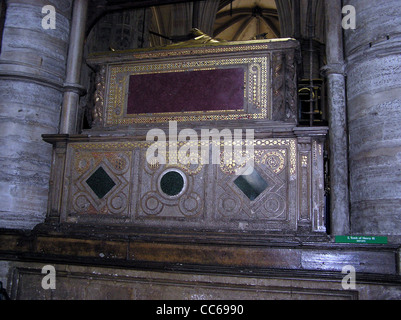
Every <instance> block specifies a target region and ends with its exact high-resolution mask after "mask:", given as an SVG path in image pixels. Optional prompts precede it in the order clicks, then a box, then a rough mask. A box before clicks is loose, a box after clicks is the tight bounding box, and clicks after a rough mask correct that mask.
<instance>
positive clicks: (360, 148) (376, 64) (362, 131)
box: [344, 0, 401, 236]
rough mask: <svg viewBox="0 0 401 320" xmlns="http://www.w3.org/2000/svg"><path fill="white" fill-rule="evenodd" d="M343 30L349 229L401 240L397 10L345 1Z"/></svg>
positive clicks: (400, 33)
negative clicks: (350, 15)
mask: <svg viewBox="0 0 401 320" xmlns="http://www.w3.org/2000/svg"><path fill="white" fill-rule="evenodd" d="M344 5H353V6H354V7H355V9H356V29H355V30H351V29H350V30H345V31H344V34H345V51H346V58H347V69H346V71H347V78H348V81H347V95H348V96H347V100H348V126H349V159H350V195H351V226H352V231H353V233H354V234H368V235H394V236H400V235H401V130H400V128H401V125H400V124H401V108H400V107H401V5H400V1H399V0H377V1H374V2H373V1H366V0H348V1H345V2H344Z"/></svg>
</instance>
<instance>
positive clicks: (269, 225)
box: [44, 39, 327, 238]
mask: <svg viewBox="0 0 401 320" xmlns="http://www.w3.org/2000/svg"><path fill="white" fill-rule="evenodd" d="M297 57H298V43H297V42H296V41H295V40H292V39H278V40H258V41H249V42H229V43H225V42H221V43H218V42H215V41H211V42H208V43H196V42H194V41H190V42H187V43H181V44H178V45H177V44H175V45H171V46H168V47H163V48H156V49H148V50H135V51H124V52H112V53H106V54H96V55H93V56H91V57H90V58H89V59H88V61H87V62H88V63H89V64H90V65H91V66H92V67H93V68H95V69H96V70H97V77H96V91H95V93H94V99H93V100H94V103H93V106H91V108H92V114H93V118H94V122H93V125H92V128H91V129H88V130H84V131H83V132H82V133H81V134H79V135H44V140H45V141H47V142H49V143H52V144H53V146H54V153H53V166H52V174H51V183H50V186H51V190H50V197H49V211H48V216H47V221H46V223H48V224H61V225H68V226H70V227H72V228H77V229H79V228H80V227H81V226H88V225H90V226H97V227H98V228H102V227H105V228H111V229H109V230H113V232H114V231H117V232H118V230H119V228H124V230H126V229H127V228H128V229H130V230H135V229H138V228H141V229H143V228H145V229H146V228H150V229H154V230H159V231H161V232H163V231H166V230H173V231H174V232H176V233H178V234H179V233H180V232H186V233H187V232H191V230H196V231H209V232H212V233H213V232H215V233H216V234H217V233H218V234H220V235H221V234H224V233H225V232H226V233H227V232H229V233H234V234H253V235H255V234H258V235H260V237H262V238H263V237H265V236H266V234H267V233H270V234H272V235H274V234H276V235H297V236H302V235H305V236H310V235H319V234H324V232H325V231H326V227H325V198H324V170H323V149H324V141H325V136H326V134H327V128H301V127H298V126H297V83H296V82H297V72H296V65H297ZM172 125H173V128H174V129H175V131H174V130H172ZM174 126H175V127H174ZM151 130H153V131H151ZM154 130H156V132H160V133H163V134H164V137H165V140H163V139H160V136H158V139H156V140H157V141H158V142H157V143H158V146H159V147H160V148H161V147H162V146H163V144H165V145H164V147H165V148H164V149H163V148H161V149H162V150H167V151H166V152H165V153H164V154H163V157H164V158H163V157H161V158H156V157H154V158H152V160H149V158H147V151H148V150H149V148H150V147H151V146H152V145H153V146H154V143H155V140H154V139H153V138H154V136H153V137H152V139H149V132H155V131H154ZM205 130H209V133H213V132H214V133H215V135H213V134H211V135H210V138H209V137H208V138H207V139H206V140H205V139H201V133H202V132H204V131H205ZM188 132H190V134H188ZM238 132H240V133H241V135H239V136H238ZM245 132H247V133H248V132H251V133H252V138H251V139H250V138H249V137H248V136H245ZM227 133H228V136H227ZM235 133H236V134H237V138H238V137H239V138H240V139H239V140H238V139H237V140H235V139H231V140H229V139H228V140H227V139H225V138H227V137H233V136H234V134H235ZM177 135H178V138H177ZM230 135H231V136H230ZM219 136H221V139H220V138H219ZM172 147H173V151H174V152H173V151H172V150H171V148H172ZM216 147H217V150H218V151H217V158H216V151H215V150H216ZM224 147H229V148H234V147H237V148H240V150H241V151H240V152H241V157H242V159H245V160H244V161H243V162H242V163H238V161H237V162H236V161H235V159H232V160H231V161H226V160H225V158H224V152H223V150H224ZM183 148H184V149H183ZM248 148H249V149H248ZM182 150H189V151H190V150H198V151H197V152H198V153H192V154H191V157H190V158H186V157H187V156H188V153H186V152H180V151H182ZM200 150H203V151H205V150H206V151H210V152H209V154H207V155H206V156H205V154H202V153H201V152H200ZM231 150H232V149H231ZM237 150H238V149H237ZM249 150H251V152H249ZM189 151H188V152H189ZM158 155H160V154H158ZM201 157H203V158H202V159H206V160H207V161H200V159H201ZM212 157H213V158H212ZM160 159H165V160H166V161H161V160H160ZM185 159H187V161H184V160H185ZM188 159H189V161H188ZM216 159H217V161H216ZM110 232H112V231H110Z"/></svg>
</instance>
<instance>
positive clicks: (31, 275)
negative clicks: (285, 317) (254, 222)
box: [0, 230, 401, 300]
mask: <svg viewBox="0 0 401 320" xmlns="http://www.w3.org/2000/svg"><path fill="white" fill-rule="evenodd" d="M294 241H295V240H294ZM231 242H232V243H231ZM231 242H230V241H229V240H228V239H227V238H225V243H223V242H220V243H219V242H218V241H216V240H213V241H211V240H207V238H205V239H204V240H203V241H199V239H198V241H194V242H192V243H191V242H189V241H187V240H185V239H181V241H179V239H177V238H175V239H173V238H172V235H170V237H168V236H166V235H164V236H163V235H161V236H160V238H159V239H155V238H154V237H153V238H152V237H151V238H149V239H147V236H146V235H145V234H141V233H136V234H131V235H130V236H127V235H126V236H125V237H121V238H120V239H111V238H109V239H96V238H91V239H88V238H87V237H86V239H84V238H83V237H79V236H78V235H75V236H74V237H73V236H72V235H69V236H67V235H66V234H64V235H62V234H56V233H55V232H54V233H53V234H51V233H49V232H48V233H47V234H45V233H41V234H39V233H38V232H35V231H34V232H30V233H23V232H20V231H12V230H2V231H1V232H0V260H1V261H0V280H1V281H2V282H3V284H4V286H6V284H7V292H8V294H9V296H10V297H11V298H12V299H56V300H59V299H60V300H61V299H83V300H86V299H88V300H89V299H135V300H140V299H146V300H151V299H178V300H181V299H191V300H202V299H211V300H218V299H232V300H258V299H262V300H268V299H291V300H293V299H330V300H332V299H401V276H400V275H399V256H398V255H397V254H398V249H397V248H396V247H395V246H390V245H375V246H368V245H354V244H352V245H343V244H342V245H339V244H335V243H331V242H330V241H328V242H307V241H305V242H303V243H301V242H299V243H298V244H296V243H295V242H293V243H286V244H285V243H281V244H278V243H276V244H274V243H273V242H272V243H270V244H267V243H266V244H265V245H261V244H259V245H254V244H249V243H248V244H247V243H246V239H244V241H243V242H242V243H240V242H238V239H236V240H235V241H231ZM234 242H235V243H234ZM234 244H235V245H234ZM45 265H51V266H54V268H55V271H56V274H55V279H56V289H54V290H53V289H48V290H44V289H43V288H42V285H41V283H42V280H43V277H45V274H42V268H43V267H44V266H45ZM349 265H350V266H353V267H354V268H355V270H356V274H355V282H356V287H355V289H352V290H345V289H343V286H342V280H343V278H344V277H345V276H346V274H345V273H344V274H343V273H342V270H343V267H344V266H349Z"/></svg>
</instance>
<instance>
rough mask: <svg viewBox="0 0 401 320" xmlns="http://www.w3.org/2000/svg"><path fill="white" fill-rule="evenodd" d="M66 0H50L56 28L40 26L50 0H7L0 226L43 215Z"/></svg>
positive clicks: (27, 225) (23, 225) (1, 62)
mask: <svg viewBox="0 0 401 320" xmlns="http://www.w3.org/2000/svg"><path fill="white" fill-rule="evenodd" d="M71 2H72V1H71V0H54V1H51V3H52V4H53V5H54V7H55V9H56V29H48V30H45V29H43V28H42V19H43V18H44V17H45V16H46V14H43V13H42V7H43V6H45V5H48V4H49V1H44V0H38V1H32V0H8V1H7V11H6V21H5V27H4V33H3V40H2V52H1V56H0V97H1V98H0V145H1V154H0V203H1V208H0V227H2V228H17V229H31V228H32V227H34V226H35V225H36V224H37V223H40V222H42V221H43V220H44V218H45V215H46V210H47V196H48V183H49V172H50V163H51V154H52V148H51V146H50V145H49V144H47V143H45V142H43V141H42V138H41V135H42V134H44V133H48V134H53V133H57V132H58V129H59V119H60V106H61V103H62V97H63V81H64V78H65V66H66V59H67V49H68V38H69V31H70V20H69V19H70V16H71Z"/></svg>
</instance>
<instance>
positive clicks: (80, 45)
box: [60, 0, 88, 134]
mask: <svg viewBox="0 0 401 320" xmlns="http://www.w3.org/2000/svg"><path fill="white" fill-rule="evenodd" d="M87 11H88V0H75V1H74V9H73V15H72V22H71V35H70V45H69V49H68V61H67V77H66V80H65V84H64V87H65V93H64V100H63V107H62V113H61V122H60V133H61V134H75V133H77V132H76V131H77V124H78V118H77V116H78V107H79V97H80V96H81V95H82V93H83V92H84V91H85V89H84V87H83V86H81V85H80V78H81V66H82V56H83V51H84V40H85V27H86V19H87Z"/></svg>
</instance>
